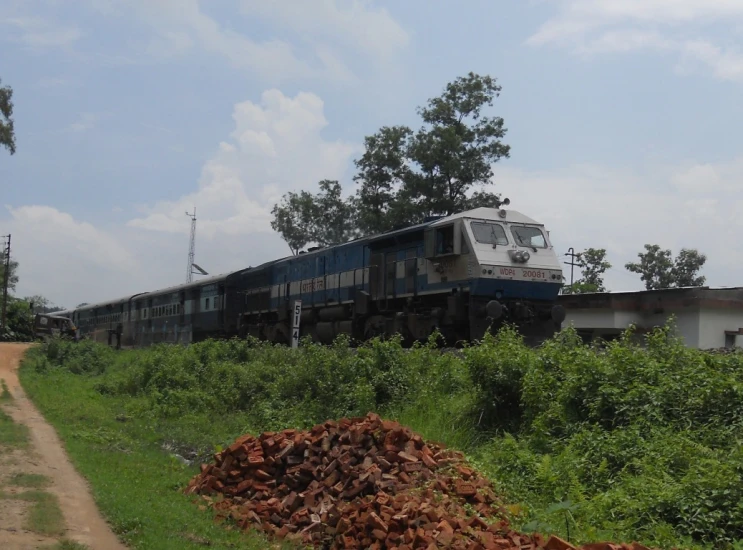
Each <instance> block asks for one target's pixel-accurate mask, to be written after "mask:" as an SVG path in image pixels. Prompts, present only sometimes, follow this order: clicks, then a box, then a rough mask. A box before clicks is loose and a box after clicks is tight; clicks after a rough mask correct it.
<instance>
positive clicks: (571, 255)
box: [563, 246, 580, 286]
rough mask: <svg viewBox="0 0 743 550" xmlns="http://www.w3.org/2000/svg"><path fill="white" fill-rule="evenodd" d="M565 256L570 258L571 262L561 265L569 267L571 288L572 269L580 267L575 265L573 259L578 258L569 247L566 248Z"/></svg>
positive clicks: (571, 284)
mask: <svg viewBox="0 0 743 550" xmlns="http://www.w3.org/2000/svg"><path fill="white" fill-rule="evenodd" d="M565 255H566V256H570V260H571V261H569V262H563V263H564V264H565V265H569V266H570V286H573V268H574V267H575V266H579V265H580V264H577V263H575V259H576V258H577V257H578V254H576V253H575V249H574V248H573V247H572V246H571V247H570V248H568V253H567V254H565Z"/></svg>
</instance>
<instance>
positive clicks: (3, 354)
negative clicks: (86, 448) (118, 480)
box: [0, 343, 126, 550]
mask: <svg viewBox="0 0 743 550" xmlns="http://www.w3.org/2000/svg"><path fill="white" fill-rule="evenodd" d="M26 349H28V345H27V344H5V343H0V378H2V379H4V380H5V383H6V384H7V387H8V389H9V390H10V394H11V396H12V399H10V400H6V401H3V402H2V404H1V405H0V407H2V410H3V411H4V412H5V413H6V414H8V415H9V416H10V417H12V419H13V420H14V422H15V423H16V424H19V425H25V426H27V428H28V438H29V443H28V448H27V449H23V450H19V449H15V450H14V449H10V448H6V449H2V446H3V444H2V443H1V442H0V491H2V492H4V493H5V495H6V496H7V495H18V494H19V493H22V492H23V491H26V490H28V489H22V488H19V487H13V486H12V483H10V482H9V480H13V479H19V477H18V474H36V475H37V476H38V475H41V476H45V477H46V478H48V479H49V480H50V483H49V485H48V486H47V487H45V488H44V490H45V491H46V492H48V493H51V494H53V495H55V496H56V497H57V499H58V502H59V508H60V509H61V511H62V515H63V516H64V525H63V527H62V530H64V533H63V534H61V533H58V534H57V535H55V536H44V535H40V534H38V533H34V532H33V531H30V530H27V529H26V528H25V527H24V525H25V522H26V520H27V516H28V514H29V513H30V511H29V510H30V503H29V502H27V501H24V500H22V499H18V498H12V497H11V498H3V499H0V548H3V549H4V550H16V549H26V548H29V549H30V548H44V547H48V546H53V545H55V544H56V543H57V541H59V540H62V539H67V540H71V541H75V542H78V543H80V544H84V545H87V546H88V547H89V548H91V549H92V550H97V549H101V550H119V549H120V550H124V549H125V548H126V547H125V546H124V545H123V544H122V543H121V542H119V541H118V539H117V538H116V536H115V535H114V534H113V532H112V531H111V529H110V527H109V526H108V524H107V523H106V522H105V520H104V519H103V517H102V516H101V514H100V513H99V512H98V509H97V508H96V505H95V502H94V501H93V498H92V496H91V495H90V492H89V491H88V486H87V483H86V481H85V480H84V479H83V478H82V477H81V476H80V475H79V474H78V473H77V471H76V470H75V469H74V467H73V466H72V464H71V463H70V461H69V459H68V458H67V455H66V453H65V451H64V449H63V447H62V445H61V443H60V440H59V437H57V434H56V432H55V431H54V428H52V427H51V426H50V425H49V424H48V423H47V422H46V421H45V420H44V418H43V417H42V416H41V414H40V413H39V411H38V410H37V409H36V407H35V406H34V405H33V403H31V401H29V399H28V398H27V397H26V395H25V393H24V392H23V389H22V388H21V385H20V383H19V382H18V375H17V373H16V370H17V369H18V365H19V362H20V359H21V357H23V353H24V352H25V351H26ZM37 479H38V477H37ZM47 515H48V514H47ZM58 531H59V530H58Z"/></svg>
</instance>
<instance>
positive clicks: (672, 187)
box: [495, 157, 743, 290]
mask: <svg viewBox="0 0 743 550" xmlns="http://www.w3.org/2000/svg"><path fill="white" fill-rule="evenodd" d="M495 173H496V177H495V181H496V183H497V186H498V189H499V190H500V191H501V192H503V194H504V195H505V196H508V197H509V198H510V199H511V202H512V204H511V207H512V208H514V209H515V210H519V211H522V212H524V213H526V214H528V215H530V216H533V217H535V218H536V219H538V220H541V221H543V222H544V223H545V224H546V226H547V229H549V230H550V231H551V238H552V240H553V243H554V244H555V246H556V248H557V253H558V255H563V254H565V253H566V252H567V251H568V248H570V247H571V246H572V247H574V248H575V249H576V250H583V249H584V248H588V247H594V248H606V249H607V252H608V259H609V261H610V262H611V263H612V265H613V267H612V269H611V270H609V271H608V272H607V275H606V279H605V282H606V285H607V288H609V289H611V290H639V289H642V288H643V286H642V282H641V281H640V279H639V276H637V275H635V274H633V273H630V272H628V271H627V270H626V269H625V268H624V265H625V264H626V263H627V262H630V261H636V260H637V253H638V252H641V251H642V250H643V246H644V245H645V244H646V243H657V244H659V245H660V246H661V247H663V248H669V249H671V251H672V252H673V253H674V255H675V254H677V253H678V252H679V250H680V249H681V248H684V247H685V248H697V249H698V250H699V251H700V252H703V253H705V254H707V257H708V259H707V264H706V265H705V266H704V268H703V270H702V274H703V275H705V276H706V277H707V283H708V284H710V285H720V286H735V285H737V284H739V283H740V281H741V280H743V251H742V250H741V249H740V247H738V246H737V245H736V243H737V241H738V238H739V237H738V234H739V233H740V231H741V227H743V220H741V217H740V212H741V207H742V206H743V201H742V200H740V199H737V196H738V194H739V193H738V191H736V190H739V189H740V183H739V182H740V181H741V179H743V157H742V158H740V159H736V160H733V161H730V162H727V163H720V164H704V163H700V164H694V163H689V164H688V165H685V166H681V167H679V166H671V167H669V166H654V167H648V168H645V169H637V170H630V169H627V170H619V169H611V168H609V167H603V166H574V167H571V168H569V169H566V170H562V171H560V172H549V173H539V172H529V171H526V170H518V169H513V168H505V167H501V166H497V167H496V168H495ZM565 260H566V261H567V258H565ZM563 272H564V273H565V275H566V277H568V279H569V277H570V267H569V266H564V268H563ZM575 276H576V277H579V272H578V271H577V270H576V273H575Z"/></svg>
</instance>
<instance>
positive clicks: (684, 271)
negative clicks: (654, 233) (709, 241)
mask: <svg viewBox="0 0 743 550" xmlns="http://www.w3.org/2000/svg"><path fill="white" fill-rule="evenodd" d="M637 256H638V258H639V259H640V261H639V262H634V263H633V262H630V263H627V264H625V268H626V269H627V270H628V271H631V272H633V273H639V274H640V279H641V280H642V281H644V282H645V288H646V289H647V290H659V289H662V288H675V287H682V286H701V285H703V284H704V282H705V280H706V279H705V277H703V276H699V275H698V272H699V270H700V269H701V268H702V266H703V265H704V264H705V262H706V261H707V257H706V256H705V255H704V254H700V253H699V252H698V251H697V250H695V249H686V248H684V249H682V250H681V252H680V253H679V255H678V256H677V257H676V259H675V261H674V260H673V259H672V254H671V251H670V250H661V248H660V246H659V245H657V244H654V245H650V244H646V245H645V252H644V253H643V252H638V254H637Z"/></svg>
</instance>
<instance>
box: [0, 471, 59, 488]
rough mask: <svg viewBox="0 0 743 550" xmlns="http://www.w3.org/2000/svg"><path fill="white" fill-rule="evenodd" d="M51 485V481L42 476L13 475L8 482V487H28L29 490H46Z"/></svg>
mask: <svg viewBox="0 0 743 550" xmlns="http://www.w3.org/2000/svg"><path fill="white" fill-rule="evenodd" d="M50 484H51V480H50V479H49V478H48V477H46V476H43V475H41V474H24V473H17V474H13V475H12V476H11V477H10V479H8V481H7V482H6V485H14V486H16V487H26V488H29V489H44V488H45V487H47V486H49V485H50Z"/></svg>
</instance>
